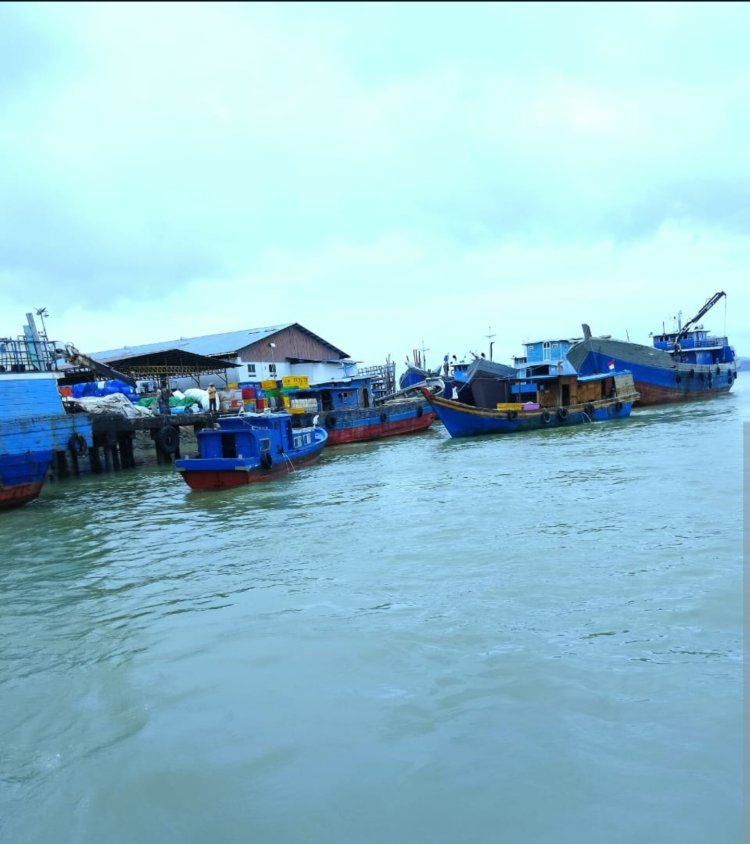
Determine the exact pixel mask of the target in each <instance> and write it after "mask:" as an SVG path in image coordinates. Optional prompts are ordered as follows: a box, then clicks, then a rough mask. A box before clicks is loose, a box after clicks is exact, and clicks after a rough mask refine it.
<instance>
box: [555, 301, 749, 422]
mask: <svg viewBox="0 0 750 844" xmlns="http://www.w3.org/2000/svg"><path fill="white" fill-rule="evenodd" d="M725 296H726V293H724V292H723V291H719V292H718V293H715V294H714V295H713V296H712V297H711V298H710V299H709V300H708V301H707V302H706V304H705V305H704V306H703V307H702V308H701V309H700V310H699V311H698V313H697V314H696V315H695V316H694V317H693V318H692V319H690V320H688V321H687V322H686V323H685V324H684V325H682V326H680V325H679V324H678V326H677V328H676V330H675V331H671V332H667V331H662V332H661V333H660V334H654V335H653V339H652V343H653V345H652V346H646V345H641V344H639V343H631V342H629V341H627V342H626V341H624V340H615V339H612V338H611V337H592V335H591V330H590V328H589V326H588V325H584V326H583V334H584V338H583V340H582V341H580V342H579V343H577V344H576V345H574V346H572V347H571V349H570V350H569V352H568V359H569V361H570V363H571V364H572V365H573V366H574V367H575V368H576V369H577V370H578V371H579V372H580V373H581V374H584V375H586V374H588V375H590V374H594V373H599V372H608V371H610V370H612V369H628V370H630V371H631V372H632V373H633V381H634V383H635V388H636V390H637V391H638V393H639V396H640V398H639V399H638V404H639V405H653V404H665V403H670V402H681V401H689V400H693V399H703V398H710V397H712V396H716V395H718V394H719V393H726V392H728V391H729V390H731V389H732V385H733V384H734V382H735V380H736V378H737V360H736V356H735V352H734V349H733V348H732V347H731V346H730V345H729V342H728V340H727V338H726V337H725V336H723V337H722V336H714V335H711V334H710V333H709V332H708V331H706V330H705V329H704V328H703V326H701V325H698V322H699V321H700V320H701V319H702V318H703V317H704V316H705V315H706V314H707V313H708V311H709V310H710V309H711V308H712V307H713V306H714V305H715V304H716V303H717V302H718V301H719V300H720V299H722V298H724V297H725Z"/></svg>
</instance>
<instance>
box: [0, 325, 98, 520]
mask: <svg viewBox="0 0 750 844" xmlns="http://www.w3.org/2000/svg"><path fill="white" fill-rule="evenodd" d="M29 316H30V315H29ZM56 360H57V350H56V348H55V346H54V344H52V343H50V342H49V341H48V340H47V339H46V337H40V336H39V334H38V333H37V332H36V329H35V327H34V325H33V320H32V319H30V328H29V332H28V334H27V335H26V336H24V337H19V338H0V509H9V508H11V507H19V506H21V505H22V504H26V503H28V502H29V501H33V500H34V499H35V498H37V497H38V496H39V494H40V492H41V490H42V486H43V485H44V481H45V479H46V477H47V473H48V472H49V469H50V466H51V465H52V461H53V460H54V458H55V454H56V453H65V452H70V453H72V454H73V455H75V456H76V457H77V456H80V455H83V454H85V453H86V451H87V449H88V448H90V447H91V446H92V445H93V439H92V427H91V420H90V419H89V417H88V416H86V415H85V414H75V413H68V412H67V411H66V408H65V406H64V404H63V401H62V397H61V395H60V391H59V390H58V379H59V377H60V373H59V372H57V371H56V368H55V367H56Z"/></svg>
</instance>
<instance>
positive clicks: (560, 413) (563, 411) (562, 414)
mask: <svg viewBox="0 0 750 844" xmlns="http://www.w3.org/2000/svg"><path fill="white" fill-rule="evenodd" d="M557 418H558V419H560V420H563V419H567V418H568V408H567V407H558V408H557Z"/></svg>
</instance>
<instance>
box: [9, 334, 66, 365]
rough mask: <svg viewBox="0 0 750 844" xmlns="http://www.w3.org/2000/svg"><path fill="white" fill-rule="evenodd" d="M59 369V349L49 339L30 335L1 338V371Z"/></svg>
mask: <svg viewBox="0 0 750 844" xmlns="http://www.w3.org/2000/svg"><path fill="white" fill-rule="evenodd" d="M56 370H57V351H56V348H55V345H54V344H53V343H50V342H49V341H48V340H32V339H30V338H28V337H17V338H15V339H13V338H10V337H2V338H0V372H52V371H56Z"/></svg>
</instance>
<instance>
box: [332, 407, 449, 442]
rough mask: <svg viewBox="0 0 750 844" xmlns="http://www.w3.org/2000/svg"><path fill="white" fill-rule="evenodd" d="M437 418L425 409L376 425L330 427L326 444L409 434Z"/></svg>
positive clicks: (426, 426)
mask: <svg viewBox="0 0 750 844" xmlns="http://www.w3.org/2000/svg"><path fill="white" fill-rule="evenodd" d="M435 419H437V414H436V413H435V412H434V411H432V410H425V411H424V413H423V414H422V415H421V416H414V417H412V418H411V419H401V420H399V421H398V422H385V423H383V424H378V425H354V426H352V427H350V428H331V429H329V431H328V445H342V444H343V443H360V442H366V441H367V440H379V439H382V438H383V437H394V436H396V435H397V434H411V433H413V432H414V431H423V430H425V428H429V427H430V425H432V423H433V422H434V421H435Z"/></svg>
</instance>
